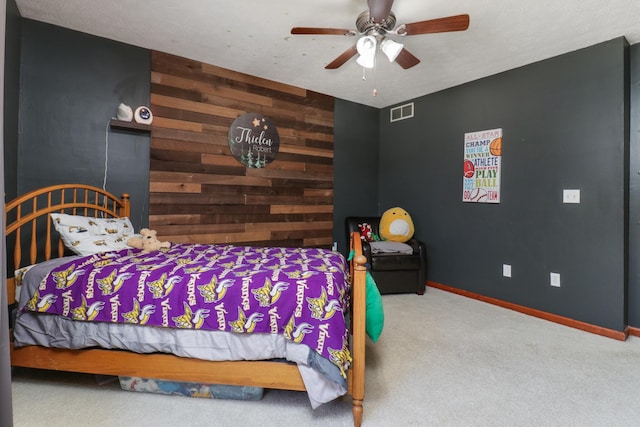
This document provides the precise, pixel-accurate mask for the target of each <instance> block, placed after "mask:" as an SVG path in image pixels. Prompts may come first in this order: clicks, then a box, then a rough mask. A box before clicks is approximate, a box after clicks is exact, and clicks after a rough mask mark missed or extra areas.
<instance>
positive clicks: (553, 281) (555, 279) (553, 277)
mask: <svg viewBox="0 0 640 427" xmlns="http://www.w3.org/2000/svg"><path fill="white" fill-rule="evenodd" d="M549 284H550V285H551V286H555V287H556V288H559V287H560V273H551V274H549Z"/></svg>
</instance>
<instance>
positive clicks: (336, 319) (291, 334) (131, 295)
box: [24, 244, 351, 376]
mask: <svg viewBox="0 0 640 427" xmlns="http://www.w3.org/2000/svg"><path fill="white" fill-rule="evenodd" d="M347 271H348V267H347V263H346V260H345V259H344V257H343V256H342V255H341V254H339V253H336V252H332V251H328V250H324V249H314V248H259V247H241V246H230V245H202V244H174V245H172V247H171V248H170V249H169V250H166V251H157V252H151V253H143V252H141V251H140V250H138V249H128V250H122V251H114V252H106V253H101V254H96V255H92V256H88V257H83V258H79V259H75V260H73V261H70V262H68V263H65V264H63V265H61V266H60V267H57V268H56V269H54V270H52V271H51V272H50V273H49V274H48V275H47V276H46V277H45V279H43V280H42V282H41V283H40V286H39V288H38V290H37V291H36V292H35V293H34V295H33V296H32V298H31V299H30V301H29V303H28V304H27V305H26V306H25V308H24V309H26V310H31V311H38V312H45V313H50V314H57V315H60V316H65V317H69V318H71V319H74V320H79V321H92V322H116V323H130V324H139V325H150V326H156V327H167V328H189V329H208V330H219V331H228V332H234V333H238V334H250V333H268V334H282V335H284V336H285V337H286V338H287V339H289V340H292V341H294V342H296V343H302V344H305V345H307V346H308V347H310V348H311V349H314V350H315V351H316V352H317V353H318V354H319V355H321V356H322V357H324V358H326V359H328V360H330V361H331V362H332V363H334V364H335V365H336V366H337V367H338V368H339V369H340V372H341V374H342V375H343V376H346V374H345V372H346V369H347V367H348V366H349V363H350V361H351V357H350V353H349V349H348V330H347V326H346V322H345V313H346V311H347V310H348V304H349V282H348V278H347Z"/></svg>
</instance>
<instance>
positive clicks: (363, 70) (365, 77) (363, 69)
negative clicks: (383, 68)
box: [362, 67, 367, 80]
mask: <svg viewBox="0 0 640 427" xmlns="http://www.w3.org/2000/svg"><path fill="white" fill-rule="evenodd" d="M362 80H367V69H366V68H364V67H362Z"/></svg>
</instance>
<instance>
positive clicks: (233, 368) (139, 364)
mask: <svg viewBox="0 0 640 427" xmlns="http://www.w3.org/2000/svg"><path fill="white" fill-rule="evenodd" d="M60 191H62V194H60ZM25 204H26V205H25ZM24 206H30V207H29V208H25V207H24ZM27 211H28V212H27ZM51 212H65V213H72V214H78V215H85V216H91V215H94V214H93V213H90V212H95V216H98V215H106V216H111V217H117V216H127V215H129V199H128V196H126V195H125V196H123V198H122V199H118V198H115V197H113V196H112V195H110V194H109V193H106V192H104V191H102V190H101V189H99V188H96V187H91V186H85V185H64V186H55V187H49V188H46V189H42V190H38V191H34V192H32V193H29V194H27V195H25V196H22V197H20V198H19V199H16V200H15V201H13V202H11V203H9V204H7V205H6V215H7V217H6V218H5V219H6V220H7V222H6V224H7V229H6V230H5V235H6V237H7V242H8V244H9V242H11V243H13V244H14V245H17V248H16V247H15V246H14V251H13V253H14V266H13V267H14V268H15V269H17V268H19V267H22V266H24V265H28V264H33V263H35V262H38V261H41V260H45V259H50V258H51V257H52V256H55V255H54V254H53V253H52V250H51V246H52V245H51V243H50V242H51V238H52V234H51V225H50V220H49V219H48V215H49V213H51ZM42 218H45V220H44V221H43V220H42ZM41 226H42V227H44V231H43V232H40V231H39V228H40V227H41ZM24 228H28V230H29V231H28V232H27V233H24V232H23V233H21V231H20V230H23V229H24ZM23 234H25V235H28V236H29V242H28V243H27V245H26V248H28V252H29V255H28V256H27V257H25V256H23V252H24V251H25V246H23V245H22V240H23V237H24V236H23ZM43 239H44V240H45V241H46V242H45V243H42V242H41V240H43ZM351 248H352V249H353V250H354V251H355V256H354V257H353V259H352V261H351V264H350V273H351V281H352V295H351V298H352V299H351V309H352V312H351V321H352V324H351V353H352V359H353V361H352V364H351V367H350V369H349V372H348V384H349V390H348V391H349V394H350V395H351V397H352V399H353V421H354V425H355V426H360V424H361V423H362V416H363V401H364V386H365V311H366V301H365V299H366V295H365V290H366V268H365V266H364V265H365V263H366V258H365V257H364V256H362V248H361V245H360V236H359V235H358V234H357V233H353V235H352V236H351ZM63 249H64V248H63V247H62V243H58V251H57V256H62V255H63V252H64V250H63ZM41 250H42V251H43V252H42V253H41ZM25 259H26V261H24V260H25ZM9 270H11V268H9ZM7 285H8V291H9V296H10V298H9V301H10V302H13V301H14V300H15V289H14V280H13V278H9V279H8V280H7ZM11 365H12V366H17V367H26V368H38V369H48V370H59V371H69V372H82V373H90V374H101V375H115V376H136V377H146V378H155V379H164V380H175V381H186V382H205V383H211V384H227V385H239V386H255V387H263V388H272V389H284V390H298V391H303V390H305V386H304V383H303V381H302V378H301V376H300V373H299V371H298V368H297V366H296V365H294V364H287V363H281V362H271V361H234V362H212V361H204V360H198V359H190V358H183V357H178V356H174V355H170V354H139V353H134V352H129V351H120V350H105V349H82V350H64V349H54V348H47V347H40V346H27V347H21V348H14V347H13V345H12V346H11Z"/></svg>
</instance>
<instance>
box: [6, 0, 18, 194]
mask: <svg viewBox="0 0 640 427" xmlns="http://www.w3.org/2000/svg"><path fill="white" fill-rule="evenodd" d="M21 22H22V18H21V17H20V12H19V11H18V6H16V3H15V1H14V0H10V1H8V2H7V19H6V31H5V43H4V51H5V54H4V58H5V62H4V114H3V117H4V141H5V144H4V195H5V200H12V199H14V198H15V197H16V196H17V195H18V194H17V185H18V96H19V89H20V32H21Z"/></svg>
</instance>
